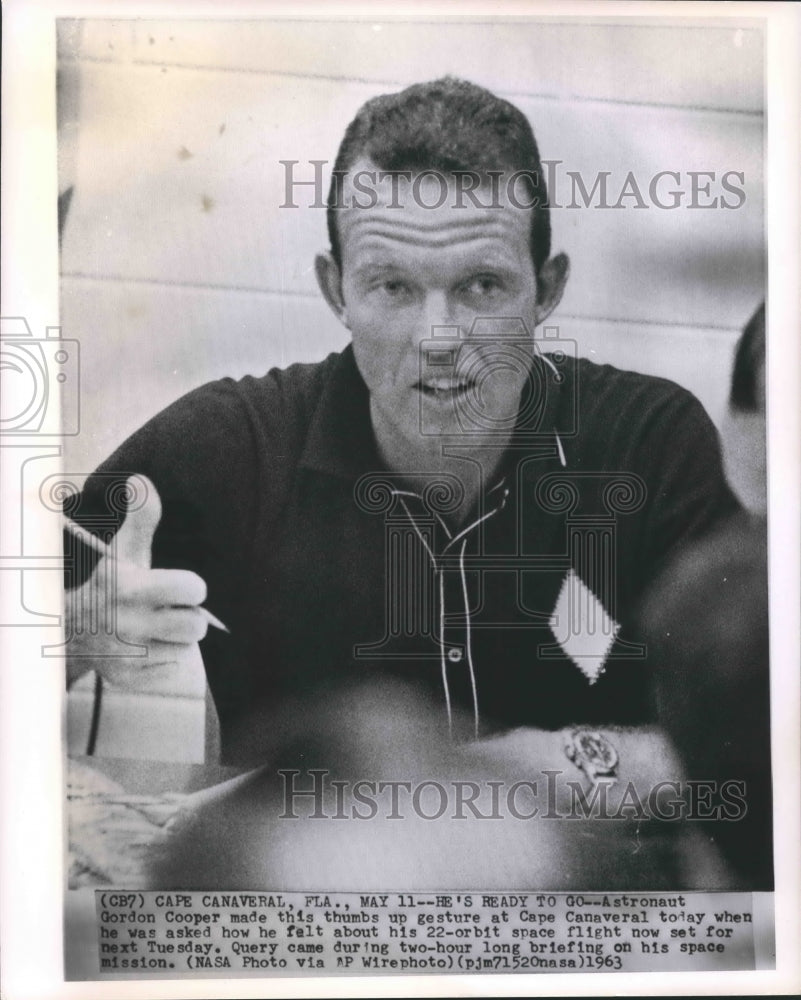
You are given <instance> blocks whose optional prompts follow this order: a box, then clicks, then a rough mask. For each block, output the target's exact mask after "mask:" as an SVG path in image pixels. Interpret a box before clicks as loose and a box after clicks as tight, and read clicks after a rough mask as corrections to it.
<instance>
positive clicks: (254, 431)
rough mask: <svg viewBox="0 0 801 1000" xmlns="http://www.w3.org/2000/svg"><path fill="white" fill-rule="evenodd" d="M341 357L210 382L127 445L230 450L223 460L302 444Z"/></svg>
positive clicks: (183, 398)
mask: <svg viewBox="0 0 801 1000" xmlns="http://www.w3.org/2000/svg"><path fill="white" fill-rule="evenodd" d="M340 356H341V355H338V354H331V355H329V356H328V357H327V358H325V359H324V360H323V361H320V362H317V363H316V364H293V365H290V366H289V367H287V368H272V369H270V370H269V371H268V372H266V374H264V375H261V376H253V375H247V376H245V377H244V378H240V379H233V378H222V379H218V380H216V381H213V382H207V383H206V384H205V385H202V386H199V387H198V388H196V389H192V390H191V391H190V392H187V393H186V394H185V395H183V396H181V397H180V398H179V399H177V400H176V401H175V402H174V403H172V404H170V405H169V406H167V407H166V408H165V409H163V410H162V411H161V412H160V413H158V414H156V415H155V416H154V417H152V418H151V419H150V420H149V421H147V423H145V424H144V425H143V426H142V428H141V429H140V430H139V431H138V432H137V433H136V434H134V435H133V436H132V438H131V439H129V442H127V443H126V444H127V446H129V447H130V446H133V447H134V448H140V447H143V448H146V449H147V450H150V451H152V450H153V449H159V450H162V451H171V450H173V449H174V448H176V447H180V449H181V450H182V451H186V450H187V449H189V450H190V451H192V452H194V453H197V452H199V451H200V452H205V453H212V454H213V453H215V452H218V449H224V451H222V452H218V453H219V454H220V455H221V457H223V456H231V455H232V454H235V453H237V452H240V451H243V450H248V449H252V448H253V447H254V445H256V446H258V447H260V448H261V447H262V446H264V445H265V444H266V443H269V442H272V443H274V444H279V443H280V442H282V441H283V442H284V443H285V444H286V445H288V444H289V443H290V442H291V441H292V440H293V439H297V440H298V441H300V440H302V438H303V435H304V434H305V432H306V430H307V428H308V425H309V423H310V421H311V418H312V415H313V414H314V411H315V409H316V407H317V405H318V403H319V400H320V397H321V395H322V393H323V391H324V388H325V386H326V384H327V383H328V381H329V380H330V378H331V373H332V371H333V370H334V368H335V367H336V364H337V360H338V358H339V357H340ZM123 447H124V448H125V447H126V446H123Z"/></svg>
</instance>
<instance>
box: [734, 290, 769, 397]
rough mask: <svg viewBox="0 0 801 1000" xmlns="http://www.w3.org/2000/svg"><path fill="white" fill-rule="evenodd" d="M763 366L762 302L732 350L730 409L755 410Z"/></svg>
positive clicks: (763, 330) (763, 328) (763, 322)
mask: <svg viewBox="0 0 801 1000" xmlns="http://www.w3.org/2000/svg"><path fill="white" fill-rule="evenodd" d="M764 366H765V303H764V302H763V303H762V304H761V305H760V306H759V307H758V308H757V311H756V312H755V313H754V315H753V316H752V317H751V319H749V321H748V322H747V323H746V325H745V329H744V330H743V333H742V336H741V337H740V340H739V341H738V343H737V348H736V350H735V352H734V371H733V372H732V378H731V392H730V394H729V406H730V407H731V408H732V409H733V410H739V411H741V412H742V411H745V412H749V411H755V410H758V409H759V408H760V392H759V390H758V388H757V385H758V383H759V380H760V375H761V373H762V370H763V368H764Z"/></svg>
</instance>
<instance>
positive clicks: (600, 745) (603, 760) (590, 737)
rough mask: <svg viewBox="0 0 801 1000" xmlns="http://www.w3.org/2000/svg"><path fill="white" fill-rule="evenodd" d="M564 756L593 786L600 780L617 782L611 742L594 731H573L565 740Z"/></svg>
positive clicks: (615, 759) (613, 749)
mask: <svg viewBox="0 0 801 1000" xmlns="http://www.w3.org/2000/svg"><path fill="white" fill-rule="evenodd" d="M565 755H566V756H567V759H568V760H570V761H572V762H573V763H574V764H575V765H576V767H578V768H579V769H580V770H582V771H583V772H584V773H585V774H586V775H587V777H588V778H589V779H590V782H591V783H592V784H593V785H596V784H598V782H599V781H600V780H601V779H607V781H608V783H609V784H612V785H613V784H614V783H615V782H616V781H617V765H618V754H617V750H616V749H615V748H614V746H613V745H612V743H611V741H610V740H609V739H608V738H607V737H606V736H605V735H604V734H603V733H600V732H598V731H597V730H595V729H574V730H572V731H570V732H569V733H568V734H567V735H566V738H565Z"/></svg>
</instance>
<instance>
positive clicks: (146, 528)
mask: <svg viewBox="0 0 801 1000" xmlns="http://www.w3.org/2000/svg"><path fill="white" fill-rule="evenodd" d="M125 488H126V492H127V494H128V496H129V497H132V498H133V501H132V502H133V503H135V506H134V508H133V509H132V510H130V511H129V512H128V514H127V515H126V518H125V522H124V523H123V526H122V527H121V528H120V530H119V531H118V532H117V539H116V542H117V552H116V555H117V559H119V560H121V561H123V562H128V563H133V565H134V566H141V567H142V568H143V569H150V565H151V561H152V550H153V536H154V535H155V533H156V528H157V527H158V526H159V521H160V520H161V500H160V499H159V495H158V491H157V490H156V487H155V486H154V485H153V483H152V482H151V481H150V480H149V479H148V478H147V476H131V477H130V478H129V479H128V480H127V481H126V483H125ZM142 494H144V502H141V501H140V499H139V498H140V497H141V496H142Z"/></svg>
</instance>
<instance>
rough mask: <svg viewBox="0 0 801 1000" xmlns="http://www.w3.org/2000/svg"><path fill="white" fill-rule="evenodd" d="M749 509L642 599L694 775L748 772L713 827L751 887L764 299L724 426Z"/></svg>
mask: <svg viewBox="0 0 801 1000" xmlns="http://www.w3.org/2000/svg"><path fill="white" fill-rule="evenodd" d="M721 439H722V447H723V454H724V464H725V468H726V473H727V476H728V479H729V483H730V485H731V486H732V489H733V490H734V491H735V493H736V494H737V495H738V497H739V499H740V502H741V503H742V504H743V506H744V508H745V511H744V512H743V513H741V514H739V515H736V516H734V517H733V518H732V519H731V520H730V521H728V522H727V523H725V524H723V525H721V526H719V527H718V528H717V529H716V530H715V531H713V532H712V533H710V534H709V535H708V536H707V537H706V538H703V539H701V540H700V541H699V542H698V543H697V544H695V545H693V546H692V547H691V548H690V549H688V550H686V551H685V552H683V553H682V554H681V555H680V556H679V558H678V559H676V560H675V561H674V563H673V564H672V565H671V566H669V567H668V568H667V569H666V571H665V572H664V574H663V575H662V577H661V578H660V579H659V580H658V581H657V583H656V585H655V586H654V587H653V588H652V589H651V591H650V592H649V594H648V595H646V598H645V600H644V602H643V614H642V628H641V633H642V635H643V637H644V638H645V639H646V641H647V644H648V659H649V663H650V665H651V667H652V669H653V674H654V681H655V695H656V700H657V714H658V717H659V720H660V723H661V724H662V726H663V727H664V729H665V730H666V732H667V733H668V735H669V736H670V738H671V739H672V741H673V744H674V746H675V747H676V749H677V751H678V752H679V754H680V756H681V758H682V761H683V764H684V766H685V768H686V770H687V774H688V777H689V778H690V779H693V780H699V781H716V782H723V781H727V780H735V781H739V782H742V783H743V784H744V786H745V789H746V794H745V798H746V802H747V806H748V812H747V815H746V816H745V817H744V818H743V819H741V820H738V821H737V822H723V823H710V824H709V834H710V837H712V838H713V839H714V841H715V842H716V844H717V845H718V846H719V847H720V849H721V850H722V851H723V852H724V854H725V855H726V857H727V859H728V860H729V862H730V863H731V864H732V865H734V867H735V868H736V870H737V871H738V872H739V873H740V875H741V876H742V877H743V878H745V879H746V880H747V881H748V882H749V884H750V886H751V887H752V888H755V889H770V888H771V887H772V885H773V861H772V795H771V769H770V683H769V670H768V660H769V657H768V650H769V644H768V572H767V532H766V522H765V514H766V511H767V486H766V464H765V306H764V303H763V304H762V305H761V306H760V307H759V308H758V309H757V311H756V312H755V313H754V315H753V316H752V317H751V319H750V320H749V322H748V323H747V324H746V326H745V329H744V330H743V333H742V335H741V337H740V339H739V341H738V344H737V347H736V350H735V361H734V369H733V374H732V382H731V393H730V398H729V411H728V414H727V416H726V419H725V421H724V425H723V427H722V429H721Z"/></svg>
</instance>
